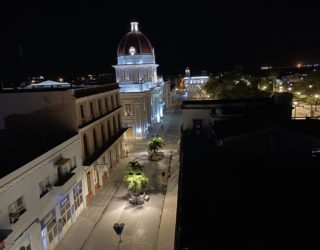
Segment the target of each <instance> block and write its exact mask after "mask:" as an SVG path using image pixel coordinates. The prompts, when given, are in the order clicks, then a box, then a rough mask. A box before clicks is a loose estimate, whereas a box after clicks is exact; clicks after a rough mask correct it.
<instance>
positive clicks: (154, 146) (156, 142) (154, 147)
mask: <svg viewBox="0 0 320 250" xmlns="http://www.w3.org/2000/svg"><path fill="white" fill-rule="evenodd" d="M164 145H165V144H164V140H163V139H162V138H161V137H156V138H153V139H151V140H150V141H149V142H148V149H149V150H150V151H152V153H156V152H158V150H159V149H161V148H163V147H164Z"/></svg>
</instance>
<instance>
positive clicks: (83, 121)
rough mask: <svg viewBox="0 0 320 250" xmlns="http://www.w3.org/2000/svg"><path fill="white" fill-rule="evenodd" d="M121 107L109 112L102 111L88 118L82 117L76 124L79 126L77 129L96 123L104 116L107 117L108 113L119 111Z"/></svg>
mask: <svg viewBox="0 0 320 250" xmlns="http://www.w3.org/2000/svg"><path fill="white" fill-rule="evenodd" d="M120 108H121V106H119V107H116V108H115V109H112V110H110V111H107V110H103V111H100V112H97V113H94V114H93V115H92V116H89V117H84V118H80V119H79V120H80V121H79V122H78V124H79V128H83V127H85V126H87V125H88V124H90V123H92V122H94V121H96V120H99V119H100V118H101V117H104V116H106V115H109V114H110V113H112V112H114V111H116V110H118V109H120Z"/></svg>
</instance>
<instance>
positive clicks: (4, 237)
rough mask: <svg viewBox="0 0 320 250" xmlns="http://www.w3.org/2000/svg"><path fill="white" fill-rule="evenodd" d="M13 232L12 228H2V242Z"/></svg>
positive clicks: (0, 234)
mask: <svg viewBox="0 0 320 250" xmlns="http://www.w3.org/2000/svg"><path fill="white" fill-rule="evenodd" d="M11 233H12V230H11V229H0V242H1V241H3V240H5V239H6V238H7V237H8V235H9V234H11Z"/></svg>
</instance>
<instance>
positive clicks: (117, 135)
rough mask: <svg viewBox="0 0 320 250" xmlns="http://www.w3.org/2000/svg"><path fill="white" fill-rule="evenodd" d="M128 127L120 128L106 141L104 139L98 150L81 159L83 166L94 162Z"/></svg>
mask: <svg viewBox="0 0 320 250" xmlns="http://www.w3.org/2000/svg"><path fill="white" fill-rule="evenodd" d="M127 129H128V128H121V129H120V130H119V131H117V132H116V133H115V134H114V135H113V136H112V137H111V138H110V139H109V140H108V141H106V142H105V143H104V144H103V145H102V146H101V147H100V148H98V150H96V151H95V152H94V153H93V154H92V155H90V156H89V157H87V158H86V159H85V160H84V161H83V165H84V166H90V165H91V164H92V163H93V162H95V161H96V160H97V159H98V158H99V157H100V156H101V155H102V154H103V153H104V152H105V151H106V150H107V149H108V148H109V147H110V146H111V145H112V144H113V143H114V142H115V141H116V140H117V139H118V138H119V137H120V136H121V135H123V134H124V132H126V131H127Z"/></svg>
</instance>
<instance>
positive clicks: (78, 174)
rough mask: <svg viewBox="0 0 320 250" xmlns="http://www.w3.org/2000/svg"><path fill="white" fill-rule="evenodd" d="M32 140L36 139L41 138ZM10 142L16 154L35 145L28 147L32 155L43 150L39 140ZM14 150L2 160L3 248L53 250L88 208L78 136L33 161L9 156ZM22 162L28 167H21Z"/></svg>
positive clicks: (0, 224) (0, 222)
mask: <svg viewBox="0 0 320 250" xmlns="http://www.w3.org/2000/svg"><path fill="white" fill-rule="evenodd" d="M52 137H53V135H52ZM30 138H31V140H33V141H36V139H37V136H33V137H29V139H30ZM15 139H17V140H15ZM24 139H25V138H24ZM47 139H48V140H47V141H46V143H47V146H48V147H50V146H52V145H53V144H51V143H50V142H51V141H52V140H49V138H48V137H47ZM51 139H52V138H51ZM10 141H11V144H16V145H18V147H16V148H15V150H21V148H19V147H22V146H23V147H32V148H31V150H30V149H29V150H28V149H25V151H27V152H28V154H34V153H35V152H39V153H40V152H41V147H37V146H38V145H37V144H36V143H35V142H32V141H28V140H27V141H28V143H25V144H27V145H22V144H21V141H23V142H27V141H25V140H21V137H19V138H14V137H13V138H11V139H10ZM53 141H55V140H53ZM15 142H19V143H15ZM12 150H14V149H13V148H12V149H10V151H9V150H8V152H7V154H6V155H5V156H4V157H2V158H3V161H4V162H2V170H3V171H2V173H1V175H0V177H1V178H0V200H1V202H0V211H1V213H0V233H1V231H2V239H0V248H1V249H19V250H20V249H54V247H55V246H56V245H57V244H58V243H59V241H61V240H62V238H63V237H64V235H65V233H66V232H67V230H68V229H69V228H70V226H71V225H72V224H74V223H75V222H76V221H77V217H78V215H79V214H80V212H81V211H82V209H83V208H84V207H85V206H86V199H85V192H84V186H85V183H84V181H85V176H84V173H83V167H82V164H81V143H80V137H79V135H75V136H72V137H71V138H69V139H67V140H65V141H63V142H62V143H60V144H58V145H57V146H55V147H53V148H51V149H49V150H48V151H47V152H45V153H42V154H40V156H38V157H36V158H34V159H32V160H30V161H28V159H29V156H30V155H28V154H21V153H20V154H19V153H16V156H19V157H20V159H19V160H17V159H15V158H14V157H11V156H10V154H13V153H12ZM23 161H27V163H26V164H23V165H22V166H20V164H19V163H21V162H23ZM6 170H8V171H9V170H10V172H9V174H6V173H7V171H6ZM4 234H5V235H4ZM1 245H2V247H1Z"/></svg>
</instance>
